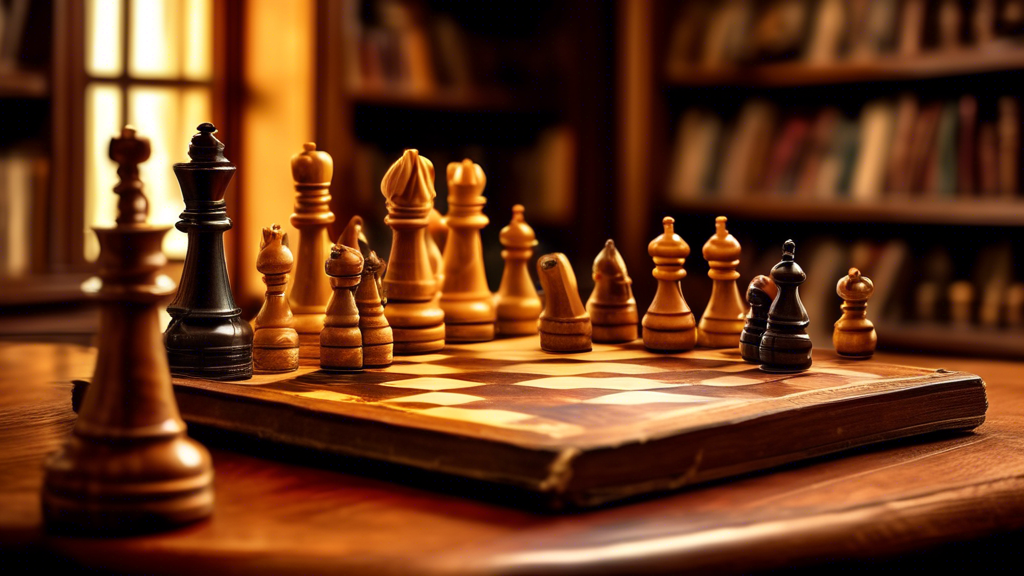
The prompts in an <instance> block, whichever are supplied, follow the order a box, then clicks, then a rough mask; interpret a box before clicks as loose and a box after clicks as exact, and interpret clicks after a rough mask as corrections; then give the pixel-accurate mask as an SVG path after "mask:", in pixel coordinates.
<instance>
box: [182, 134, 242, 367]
mask: <svg viewBox="0 0 1024 576" xmlns="http://www.w3.org/2000/svg"><path fill="white" fill-rule="evenodd" d="M198 130H199V133H198V134H196V135H194V136H192V143H191V144H189V147H188V155H189V158H191V161H190V162H183V163H178V164H175V165H174V175H175V177H177V179H178V184H179V185H180V186H181V194H182V196H183V197H184V198H185V211H184V212H182V213H181V216H180V218H181V220H180V221H179V222H178V223H177V224H175V228H177V229H178V230H181V231H182V232H185V233H186V234H188V252H187V253H186V255H185V267H184V270H182V273H181V282H180V283H179V285H178V293H177V295H176V296H175V297H174V301H172V302H171V304H170V305H169V306H168V307H167V313H168V314H170V315H171V323H170V325H168V326H167V331H166V332H164V346H166V348H167V359H168V361H169V362H170V365H171V373H172V374H176V375H179V376H190V377H200V378H210V379H213V380H245V379H248V378H252V328H251V327H250V326H249V324H248V323H247V322H244V321H243V320H242V319H241V314H242V309H241V308H239V307H238V306H236V305H235V300H234V298H233V297H232V295H231V284H230V283H229V282H228V269H227V264H226V262H225V259H224V232H226V231H227V230H230V229H231V219H229V218H228V215H227V203H226V202H225V201H224V191H225V190H226V189H227V187H228V182H230V181H231V177H232V176H234V174H235V165H234V164H232V163H231V162H229V161H228V159H227V158H225V157H224V144H222V143H221V142H220V141H219V140H217V138H216V137H215V136H214V135H213V134H214V132H216V131H217V129H216V128H215V127H214V125H213V124H210V123H208V122H207V123H204V124H200V125H199V128H198Z"/></svg>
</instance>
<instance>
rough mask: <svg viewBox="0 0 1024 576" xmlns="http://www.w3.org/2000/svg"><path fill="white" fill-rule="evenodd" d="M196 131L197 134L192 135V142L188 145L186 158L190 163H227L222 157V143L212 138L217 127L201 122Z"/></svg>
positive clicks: (214, 137)
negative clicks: (190, 160)
mask: <svg viewBox="0 0 1024 576" xmlns="http://www.w3.org/2000/svg"><path fill="white" fill-rule="evenodd" d="M196 130H198V132H197V133H196V134H193V135H192V141H191V142H190V143H189V145H188V157H189V158H191V159H192V162H217V163H227V162H228V159H227V158H225V157H224V143H223V142H221V141H220V140H218V139H217V137H216V136H214V134H215V133H216V132H217V127H216V126H214V125H213V124H211V123H210V122H203V123H202V124H200V125H199V126H197V127H196Z"/></svg>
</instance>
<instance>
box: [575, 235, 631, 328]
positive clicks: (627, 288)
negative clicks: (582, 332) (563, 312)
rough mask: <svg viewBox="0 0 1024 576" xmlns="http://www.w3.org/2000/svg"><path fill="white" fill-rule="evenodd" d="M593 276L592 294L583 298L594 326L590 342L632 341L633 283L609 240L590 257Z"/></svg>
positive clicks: (613, 243) (619, 255)
mask: <svg viewBox="0 0 1024 576" xmlns="http://www.w3.org/2000/svg"><path fill="white" fill-rule="evenodd" d="M593 277H594V291H593V292H591V294H590V298H588V299H587V312H588V313H589V314H590V322H591V324H592V325H593V327H594V334H593V339H594V342H600V343H619V342H632V341H633V340H636V337H637V324H639V321H640V316H639V313H638V312H637V309H636V299H635V298H633V288H632V284H633V280H632V279H630V277H629V273H628V272H627V271H626V262H625V261H624V260H623V259H622V255H621V254H619V251H618V250H617V249H616V248H615V242H614V241H612V240H611V239H609V240H608V241H607V242H605V243H604V248H603V249H602V250H601V251H600V252H599V253H598V254H597V257H596V258H594V268H593Z"/></svg>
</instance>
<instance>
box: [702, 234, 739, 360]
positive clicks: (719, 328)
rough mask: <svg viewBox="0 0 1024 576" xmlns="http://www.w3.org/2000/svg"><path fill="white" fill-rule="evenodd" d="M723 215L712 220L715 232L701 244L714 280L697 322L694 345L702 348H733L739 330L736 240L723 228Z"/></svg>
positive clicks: (709, 275) (737, 249) (737, 246)
mask: <svg viewBox="0 0 1024 576" xmlns="http://www.w3.org/2000/svg"><path fill="white" fill-rule="evenodd" d="M726 221H727V220H726V217H725V216H719V217H718V218H716V219H715V234H714V235H713V236H711V238H709V239H708V241H707V242H706V243H705V244H704V259H705V260H707V261H708V264H709V265H710V266H711V269H710V270H708V277H709V278H711V280H712V281H713V282H714V284H713V285H712V287H711V299H710V300H709V301H708V306H707V308H705V309H704V314H702V315H701V317H700V324H698V325H697V345H698V346H704V347H705V348H734V347H735V346H736V344H737V343H738V342H739V339H740V333H741V332H743V320H744V316H745V315H746V313H747V307H746V306H745V305H744V304H743V299H742V298H740V291H739V289H738V288H737V287H736V279H737V278H739V277H740V273H739V272H737V271H736V267H737V266H739V265H740V243H739V242H738V241H737V240H736V238H734V237H733V235H732V234H729V231H728V230H726V229H725V224H726Z"/></svg>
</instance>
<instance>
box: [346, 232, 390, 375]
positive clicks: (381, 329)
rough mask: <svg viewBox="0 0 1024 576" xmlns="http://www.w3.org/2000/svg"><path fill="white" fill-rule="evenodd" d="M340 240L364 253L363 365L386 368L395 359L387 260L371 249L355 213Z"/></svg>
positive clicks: (360, 301)
mask: <svg viewBox="0 0 1024 576" xmlns="http://www.w3.org/2000/svg"><path fill="white" fill-rule="evenodd" d="M340 242H341V243H342V244H344V245H345V246H348V247H349V248H355V249H357V250H359V253H360V254H362V256H363V273H362V276H361V277H360V279H359V286H357V287H356V308H358V309H359V333H360V334H361V335H362V337H363V366H364V367H366V368H384V367H387V366H391V363H392V362H393V360H394V349H395V346H394V342H395V338H394V333H393V332H392V331H391V325H390V324H388V319H387V318H385V317H384V304H386V303H387V300H386V298H384V292H383V287H382V286H381V279H382V278H383V277H384V271H385V270H386V269H387V262H385V261H384V260H382V259H381V258H379V257H378V256H377V253H376V252H374V251H373V250H370V244H369V242H367V240H366V237H365V236H364V235H363V219H362V218H360V217H359V216H353V217H352V218H351V219H350V220H349V222H348V225H347V226H346V227H345V230H344V231H343V232H342V233H341V240H340Z"/></svg>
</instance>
